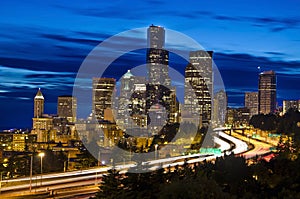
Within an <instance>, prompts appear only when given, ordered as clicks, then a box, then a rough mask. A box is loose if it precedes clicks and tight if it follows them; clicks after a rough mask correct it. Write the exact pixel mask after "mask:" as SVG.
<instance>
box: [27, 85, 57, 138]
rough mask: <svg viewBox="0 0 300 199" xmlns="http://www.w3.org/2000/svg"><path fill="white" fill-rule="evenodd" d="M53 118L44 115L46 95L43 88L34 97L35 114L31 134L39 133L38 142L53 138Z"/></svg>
mask: <svg viewBox="0 0 300 199" xmlns="http://www.w3.org/2000/svg"><path fill="white" fill-rule="evenodd" d="M52 129H53V118H52V117H49V116H47V115H44V96H43V94H42V91H41V89H40V88H39V90H38V92H37V93H36V95H35V97H34V114H33V118H32V131H31V134H36V135H37V142H48V141H50V140H52V138H53V131H51V130H52Z"/></svg>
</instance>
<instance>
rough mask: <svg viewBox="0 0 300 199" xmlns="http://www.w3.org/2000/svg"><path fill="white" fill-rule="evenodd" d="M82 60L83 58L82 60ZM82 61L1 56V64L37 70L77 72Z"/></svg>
mask: <svg viewBox="0 0 300 199" xmlns="http://www.w3.org/2000/svg"><path fill="white" fill-rule="evenodd" d="M81 61H82V60H81ZM81 61H76V60H75V61H72V60H71V61H70V60H63V59H60V60H54V59H51V60H34V59H33V58H32V59H31V58H28V59H25V58H8V57H0V64H1V65H5V66H7V67H11V68H23V69H29V70H35V71H41V70H45V69H47V70H48V71H53V72H65V71H68V72H77V71H78V68H79V66H80V64H81Z"/></svg>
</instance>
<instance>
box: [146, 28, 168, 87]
mask: <svg viewBox="0 0 300 199" xmlns="http://www.w3.org/2000/svg"><path fill="white" fill-rule="evenodd" d="M147 41H148V49H147V59H146V61H147V67H148V76H149V83H150V84H161V85H164V86H169V85H170V84H171V80H170V77H169V66H168V64H169V52H168V51H167V50H165V49H163V48H164V44H165V29H164V28H163V27H160V26H154V25H151V26H150V27H149V28H148V32H147Z"/></svg>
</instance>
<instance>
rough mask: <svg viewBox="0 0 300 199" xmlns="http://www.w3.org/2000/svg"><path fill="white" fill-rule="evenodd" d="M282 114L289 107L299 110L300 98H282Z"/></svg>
mask: <svg viewBox="0 0 300 199" xmlns="http://www.w3.org/2000/svg"><path fill="white" fill-rule="evenodd" d="M282 105H283V114H285V113H286V112H287V111H288V110H289V109H294V110H298V111H300V100H283V102H282Z"/></svg>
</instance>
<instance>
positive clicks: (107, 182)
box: [94, 169, 123, 199]
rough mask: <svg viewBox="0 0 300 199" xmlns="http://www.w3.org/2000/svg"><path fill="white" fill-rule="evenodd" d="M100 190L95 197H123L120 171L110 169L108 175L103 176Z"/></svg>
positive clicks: (98, 198)
mask: <svg viewBox="0 0 300 199" xmlns="http://www.w3.org/2000/svg"><path fill="white" fill-rule="evenodd" d="M99 189H100V190H99V192H97V193H96V195H95V197H94V198H95V199H102V198H103V199H104V198H105V199H115V198H122V195H123V194H122V193H123V192H122V188H121V175H120V173H119V171H117V170H115V169H113V170H109V171H108V174H107V175H104V176H103V178H102V182H101V185H100V186H99Z"/></svg>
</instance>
